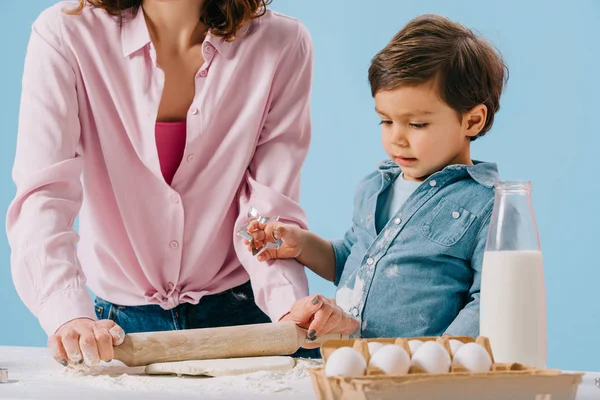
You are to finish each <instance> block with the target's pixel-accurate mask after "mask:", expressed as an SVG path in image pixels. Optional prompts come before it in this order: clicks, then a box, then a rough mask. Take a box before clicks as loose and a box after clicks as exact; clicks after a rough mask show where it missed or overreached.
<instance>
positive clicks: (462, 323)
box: [444, 207, 492, 337]
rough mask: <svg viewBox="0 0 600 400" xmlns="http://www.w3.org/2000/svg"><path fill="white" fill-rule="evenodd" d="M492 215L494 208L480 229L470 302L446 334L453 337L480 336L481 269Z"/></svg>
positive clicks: (473, 260) (476, 243) (475, 251)
mask: <svg viewBox="0 0 600 400" xmlns="http://www.w3.org/2000/svg"><path fill="white" fill-rule="evenodd" d="M491 214H492V207H490V208H489V211H488V213H487V215H486V217H485V219H484V222H483V223H482V225H481V227H480V229H479V233H478V234H477V241H476V242H475V247H474V250H473V254H472V256H471V268H473V283H472V285H471V288H470V289H469V302H468V303H467V304H466V305H465V307H464V308H463V309H462V310H460V312H459V313H458V315H457V316H456V318H455V319H454V321H452V323H451V324H450V326H449V327H448V329H446V332H444V334H447V335H451V336H471V337H477V336H479V291H480V288H481V269H482V264H483V254H484V252H485V246H486V243H487V233H488V229H489V225H490V218H491Z"/></svg>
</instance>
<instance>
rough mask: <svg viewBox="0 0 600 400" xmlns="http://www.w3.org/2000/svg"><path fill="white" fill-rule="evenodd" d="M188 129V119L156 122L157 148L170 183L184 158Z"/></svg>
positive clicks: (166, 177)
mask: <svg viewBox="0 0 600 400" xmlns="http://www.w3.org/2000/svg"><path fill="white" fill-rule="evenodd" d="M186 129H187V122H186V121H177V122H157V123H156V149H157V150H158V160H159V161H160V170H161V172H162V174H163V177H164V178H165V181H166V182H167V183H168V184H169V185H170V184H171V182H172V181H173V176H175V172H177V168H179V164H181V159H182V158H183V152H184V151H185V142H186Z"/></svg>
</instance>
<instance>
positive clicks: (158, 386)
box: [51, 358, 322, 395]
mask: <svg viewBox="0 0 600 400" xmlns="http://www.w3.org/2000/svg"><path fill="white" fill-rule="evenodd" d="M320 366H322V360H312V359H302V358H300V359H296V366H295V367H294V368H293V369H291V370H289V371H286V372H274V371H259V372H253V373H249V374H244V375H237V376H222V377H217V378H209V377H204V376H193V377H188V376H184V377H176V376H149V375H146V374H145V373H144V367H136V368H130V367H126V366H125V365H123V364H122V363H120V362H119V361H113V362H111V363H110V364H107V363H101V364H99V365H97V366H95V367H83V368H82V367H79V368H78V369H65V370H61V371H59V372H56V373H53V375H52V377H51V378H52V380H53V381H64V380H68V381H73V382H74V381H77V382H78V383H81V384H85V385H89V386H93V387H97V388H100V389H116V390H131V391H136V392H157V391H160V392H169V391H176V392H177V393H188V394H197V393H199V392H202V393H206V394H213V395H228V394H233V393H238V394H239V393H240V392H245V393H250V394H275V393H281V392H286V393H294V392H295V391H296V390H297V388H298V387H299V386H298V384H299V383H300V381H302V380H304V379H305V378H307V377H308V376H309V372H308V369H310V368H316V367H320Z"/></svg>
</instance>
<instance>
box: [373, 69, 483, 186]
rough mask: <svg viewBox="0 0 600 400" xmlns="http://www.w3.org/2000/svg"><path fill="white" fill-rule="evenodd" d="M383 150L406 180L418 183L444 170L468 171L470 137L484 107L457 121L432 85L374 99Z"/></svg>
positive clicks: (405, 88)
mask: <svg viewBox="0 0 600 400" xmlns="http://www.w3.org/2000/svg"><path fill="white" fill-rule="evenodd" d="M375 108H376V111H377V114H379V116H380V117H381V125H382V142H383V147H384V149H385V151H386V153H387V154H388V155H389V157H390V158H391V159H392V160H393V161H395V162H396V163H397V164H398V166H399V167H400V169H401V170H402V172H403V173H404V177H405V178H406V179H408V180H414V181H423V180H424V179H426V178H427V177H429V176H430V175H431V174H433V173H435V172H437V171H441V170H442V169H444V168H445V167H446V166H448V165H452V164H467V165H471V164H472V161H471V155H470V151H469V149H470V140H469V137H470V136H475V135H477V133H478V132H479V131H480V130H481V128H482V127H483V124H484V123H485V114H486V109H485V106H483V105H482V106H478V107H475V108H474V109H473V110H471V111H470V112H469V113H467V114H465V115H464V116H463V117H462V118H461V117H459V115H458V114H457V113H456V111H454V110H453V109H452V108H450V107H449V106H448V105H447V104H446V103H444V102H443V101H442V99H441V98H440V96H439V93H438V89H437V86H436V84H435V81H434V80H431V81H429V82H426V83H424V84H421V85H417V86H403V87H400V88H398V89H394V90H390V91H379V92H377V93H376V94H375Z"/></svg>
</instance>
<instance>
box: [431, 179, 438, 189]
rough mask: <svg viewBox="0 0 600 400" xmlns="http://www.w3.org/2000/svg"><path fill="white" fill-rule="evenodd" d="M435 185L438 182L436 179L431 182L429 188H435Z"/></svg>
mask: <svg viewBox="0 0 600 400" xmlns="http://www.w3.org/2000/svg"><path fill="white" fill-rule="evenodd" d="M435 185H437V182H436V181H435V179H434V180H432V181H429V186H431V187H433V186H435Z"/></svg>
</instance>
